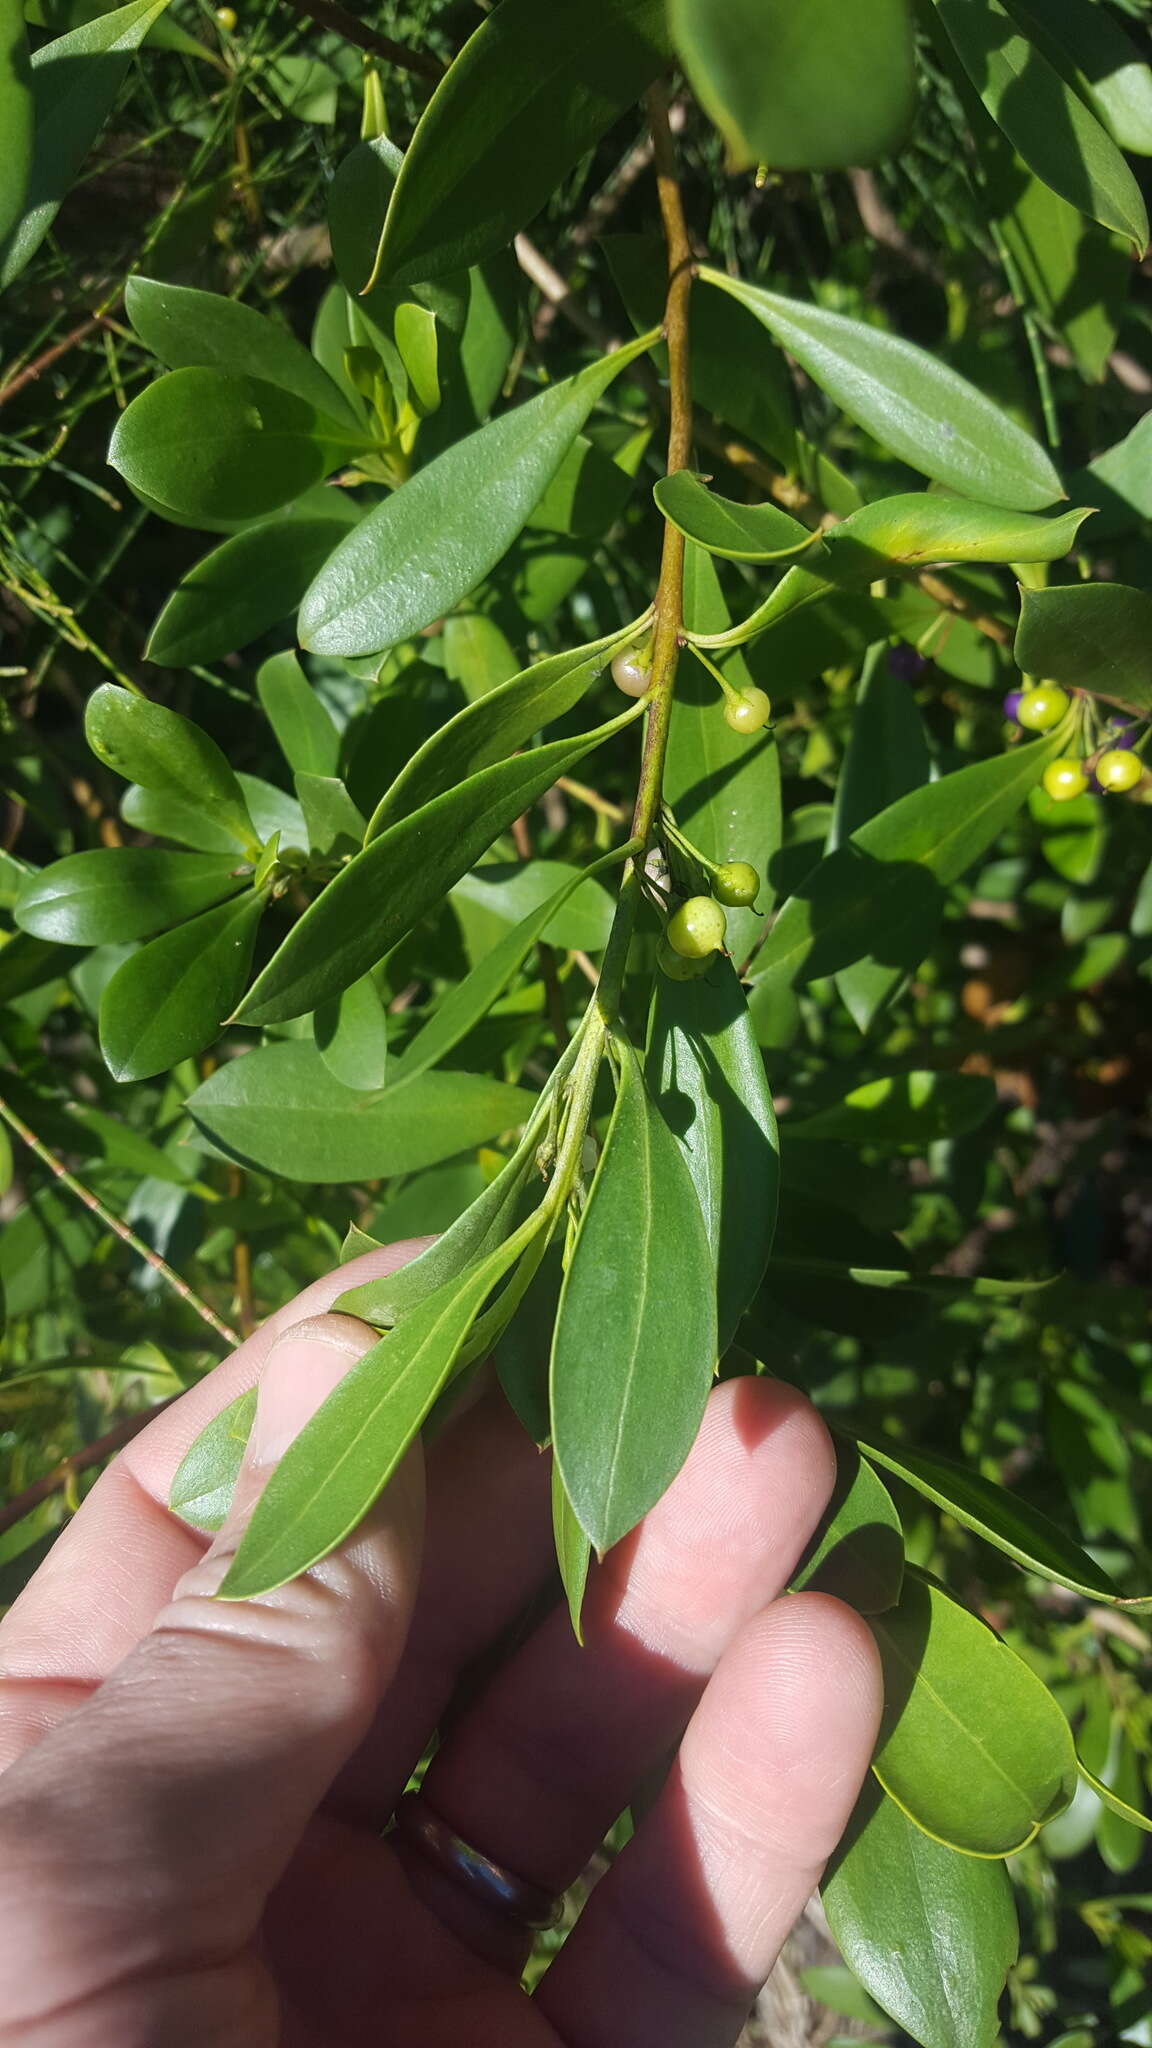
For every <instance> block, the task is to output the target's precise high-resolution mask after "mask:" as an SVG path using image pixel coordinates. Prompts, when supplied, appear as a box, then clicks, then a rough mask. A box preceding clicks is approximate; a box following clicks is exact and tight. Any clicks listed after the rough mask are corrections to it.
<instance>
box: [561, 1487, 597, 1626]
mask: <svg viewBox="0 0 1152 2048" xmlns="http://www.w3.org/2000/svg"><path fill="white" fill-rule="evenodd" d="M552 1540H553V1543H554V1544H555V1546H556V1563H557V1565H558V1567H559V1570H560V1583H561V1585H562V1586H563V1588H564V1595H565V1598H566V1599H567V1602H568V1613H569V1615H570V1616H571V1620H572V1631H573V1634H574V1635H575V1637H576V1641H577V1642H578V1643H581V1644H582V1643H583V1641H584V1634H583V1630H582V1627H581V1622H580V1610H581V1608H582V1607H583V1605H584V1593H585V1589H586V1587H587V1585H588V1567H589V1565H590V1564H591V1562H592V1545H591V1544H590V1542H589V1541H588V1538H587V1536H586V1535H585V1534H584V1531H583V1529H582V1528H581V1527H580V1524H579V1522H578V1521H577V1519H576V1510H575V1508H574V1507H573V1506H572V1503H571V1501H570V1500H569V1498H568V1495H567V1493H566V1492H565V1489H564V1481H563V1479H562V1478H561V1477H560V1467H559V1465H558V1464H557V1462H556V1460H555V1458H553V1460H552Z"/></svg>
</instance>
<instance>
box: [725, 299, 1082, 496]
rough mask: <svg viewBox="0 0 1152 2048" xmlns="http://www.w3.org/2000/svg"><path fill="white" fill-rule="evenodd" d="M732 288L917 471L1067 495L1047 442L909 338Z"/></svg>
mask: <svg viewBox="0 0 1152 2048" xmlns="http://www.w3.org/2000/svg"><path fill="white" fill-rule="evenodd" d="M700 277H701V280H702V282H705V283H707V284H712V285H715V286H717V288H718V289H719V290H721V291H726V292H730V293H731V295H732V297H733V298H735V299H739V301H740V303H741V305H744V306H747V307H748V310H749V312H751V313H755V315H756V318H757V319H758V320H759V321H760V322H761V324H762V325H763V326H765V327H766V328H767V329H768V332H769V334H771V335H772V337H773V338H774V340H776V341H778V342H779V343H780V345H781V347H782V348H786V349H787V350H788V353H789V355H792V356H795V358H796V361H797V362H798V363H799V364H801V366H802V367H803V368H804V369H805V370H807V372H808V375H809V376H810V377H811V378H812V380H813V382H814V383H816V384H818V385H819V386H820V388H821V390H822V391H826V392H827V393H828V396H829V398H831V399H833V400H834V401H835V403H836V404H837V405H838V406H839V407H840V409H841V411H842V412H846V413H847V415H848V417H849V419H853V420H855V421H856V423H857V425H858V426H861V427H866V428H867V430H868V432H869V433H871V434H875V436H876V439H877V440H878V441H880V442H882V443H883V445H884V446H885V447H886V448H890V449H891V451H892V453H893V455H899V456H900V457H901V458H902V459H903V460H904V461H905V462H908V463H910V464H911V465H912V468H913V469H918V470H920V471H921V472H922V473H923V475H925V476H931V477H935V478H936V480H937V481H938V482H939V483H943V484H951V485H952V486H953V488H954V489H955V490H958V491H962V492H964V493H965V494H968V495H970V496H972V497H974V498H982V499H983V500H984V502H985V503H986V504H990V505H1005V506H1008V507H1009V508H1010V509H1012V510H1015V511H1021V512H1039V511H1041V510H1042V509H1043V508H1044V506H1045V505H1051V504H1052V503H1053V501H1054V500H1055V499H1056V498H1060V497H1063V495H1064V493H1063V490H1062V488H1061V484H1060V479H1059V477H1058V476H1057V474H1056V471H1055V470H1054V469H1053V467H1052V463H1051V461H1050V460H1049V458H1048V456H1047V455H1046V454H1045V452H1044V450H1043V448H1041V446H1040V444H1039V442H1038V441H1034V440H1033V438H1032V436H1031V435H1030V434H1026V433H1025V432H1024V429H1023V428H1022V427H1018V426H1017V425H1016V422H1015V421H1014V420H1011V419H1009V417H1008V415H1007V413H1005V412H1002V411H1001V410H1000V407H999V406H998V405H994V404H993V402H992V400H991V399H990V398H985V396H984V394H983V392H981V391H978V390H977V389H976V387H975V385H973V384H969V383H968V382H967V381H966V380H965V379H964V378H963V377H960V376H957V374H956V371H955V370H950V369H949V368H948V366H947V364H945V363H942V362H940V361H939V360H938V359H937V358H936V357H935V356H931V355H929V354H928V353H927V352H926V351H925V350H924V349H922V348H916V347H915V346H914V344H913V343H912V342H910V341H902V340H901V339H899V337H898V336H896V335H893V334H885V333H883V332H882V330H881V329H879V328H877V327H869V326H866V325H865V323H864V322H863V321H860V320H848V319H846V318H845V316H844V315H843V314H842V313H830V312H828V311H827V310H826V308H824V307H823V306H811V305H806V304H805V303H804V301H803V300H800V299H785V298H781V296H780V294H779V293H778V292H766V291H764V290H762V288H761V287H760V286H759V285H751V284H745V283H744V282H743V281H742V280H741V279H739V278H734V277H728V276H726V275H725V273H724V272H723V271H719V270H702V271H701V272H700Z"/></svg>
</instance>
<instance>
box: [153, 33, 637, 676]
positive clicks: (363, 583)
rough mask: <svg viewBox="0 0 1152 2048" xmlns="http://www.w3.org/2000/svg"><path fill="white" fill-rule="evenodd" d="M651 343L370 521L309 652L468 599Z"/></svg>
mask: <svg viewBox="0 0 1152 2048" xmlns="http://www.w3.org/2000/svg"><path fill="white" fill-rule="evenodd" d="M494 19H495V17H494ZM397 190H399V187H397ZM650 339H651V337H643V336H642V337H641V339H640V340H639V341H636V342H632V343H630V344H629V346H628V347H627V348H622V349H617V350H616V352H615V354H613V355H610V356H605V357H603V358H601V359H600V360H599V361H597V362H594V363H591V364H589V366H588V368H587V369H585V370H581V371H580V372H579V373H578V374H577V375H576V376H575V377H569V378H568V379H567V380H566V381H565V382H563V383H561V384H554V385H552V386H551V387H550V388H549V389H548V390H546V391H541V392H539V393H538V394H537V396H536V397H535V398H530V399H528V400H527V401H526V402H525V404H523V405H518V406H515V407H513V408H512V410H511V411H509V412H505V413H501V414H500V416H499V418H498V419H495V420H493V421H492V422H491V423H490V424H489V425H488V426H486V427H479V428H478V429H477V431H476V432H475V433H474V434H469V435H467V436H466V438H465V439H464V440H463V441H458V442H456V443H455V445H454V446H453V447H451V448H447V449H445V451H444V453H443V454H442V455H438V456H437V457H436V460H435V461H434V462H430V463H429V464H428V467H427V468H426V469H421V470H418V471H417V473H416V475H415V476H414V477H411V478H409V480H408V482H407V483H406V484H403V485H401V487H400V489H399V490H398V491H394V492H393V493H392V496H391V497H390V498H386V499H385V500H384V502H383V503H382V504H380V505H377V506H376V507H375V508H374V509H373V510H372V511H371V512H369V513H368V514H367V515H366V517H365V518H364V519H362V520H361V522H360V524H359V526H358V527H356V529H355V530H354V532H352V533H350V534H349V535H348V537H347V539H346V540H344V541H342V542H341V544H340V546H339V547H338V548H337V550H336V552H335V554H334V555H333V556H332V558H331V560H330V561H329V562H328V564H327V566H326V567H325V568H324V569H322V570H321V572H320V574H319V576H318V577H317V578H316V581H315V582H314V583H313V585H312V587H311V589H310V590H309V592H308V594H307V596H306V597H305V599H304V603H303V605H302V606H301V610H300V638H301V640H302V641H303V643H304V645H305V646H306V647H311V648H313V649H314V650H315V651H316V653H318V654H371V653H374V652H375V651H377V650H378V649H380V648H383V647H391V646H394V645H395V643H396V642H397V641H398V640H407V639H409V638H410V637H411V636H412V634H414V633H419V632H421V631H422V630H423V628H424V627H425V626H429V625H431V624H432V622H433V620H434V619H438V618H440V617H441V615H442V614H443V613H444V612H447V611H451V610H452V608H453V607H454V606H455V605H457V604H459V602H460V599H461V598H462V597H467V596H468V594H469V592H470V591H472V590H474V589H475V587H476V585H477V584H478V583H480V582H481V581H482V580H483V578H484V577H485V576H487V574H488V572H489V570H490V569H492V568H494V567H495V564H496V563H497V562H498V561H499V560H500V558H501V556H502V555H503V554H505V553H506V552H507V550H508V548H509V547H510V546H511V544H512V542H513V541H514V540H515V538H516V535H517V534H518V533H519V531H520V529H521V527H522V526H523V524H524V521H525V520H526V519H527V517H528V514H529V513H530V512H531V510H532V507H533V506H534V505H535V503H536V501H537V499H538V498H539V497H540V494H541V492H542V491H543V489H544V486H545V484H546V483H547V482H548V479H549V477H550V476H551V475H552V473H553V471H554V470H555V469H556V468H557V466H558V464H559V462H560V461H561V459H562V457H563V455H564V453H565V451H566V450H567V449H568V448H569V447H570V446H571V444H572V442H573V441H574V440H575V438H576V435H577V434H578V433H579V431H580V429H581V427H582V426H583V425H584V422H585V420H586V419H587V418H588V415H589V413H590V412H591V411H592V408H593V406H594V405H595V404H596V402H597V400H598V399H600V398H601V397H603V395H604V392H605V391H606V390H607V389H608V386H609V385H610V384H611V382H612V380H613V378H614V377H616V376H618V375H619V373H620V371H621V370H623V369H624V368H625V367H626V365H627V364H628V363H630V362H632V361H634V360H635V358H636V357H637V356H640V355H643V353H644V351H645V349H646V348H647V347H648V346H649V345H650ZM185 374H189V373H185ZM145 396H147V394H145ZM139 402H140V401H139V400H137V401H136V403H137V404H139ZM125 418H127V414H126V415H125Z"/></svg>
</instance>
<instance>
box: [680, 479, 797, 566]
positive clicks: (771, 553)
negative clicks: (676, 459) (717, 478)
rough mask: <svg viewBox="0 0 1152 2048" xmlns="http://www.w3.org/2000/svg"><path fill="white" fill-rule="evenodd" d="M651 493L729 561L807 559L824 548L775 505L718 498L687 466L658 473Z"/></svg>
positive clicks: (690, 534)
mask: <svg viewBox="0 0 1152 2048" xmlns="http://www.w3.org/2000/svg"><path fill="white" fill-rule="evenodd" d="M652 495H653V497H654V498H655V500H656V503H657V505H658V506H659V508H660V510H661V512H662V513H663V514H664V517H665V519H667V520H669V521H670V522H671V524H672V525H673V526H675V527H677V528H678V529H679V531H680V532H681V533H682V534H683V535H684V536H685V538H686V539H687V540H694V541H696V542H697V543H698V544H699V546H700V547H702V548H707V550H708V552H709V554H710V555H723V556H724V557H725V559H726V560H728V561H732V562H778V561H781V560H782V559H783V558H784V557H786V556H788V555H798V554H803V553H805V551H808V559H809V561H811V558H812V555H813V554H815V555H820V554H821V553H822V552H823V549H822V546H821V537H820V535H819V533H813V532H811V531H810V529H809V528H808V527H806V526H801V524H800V521H799V520H798V519H793V518H792V516H791V514H790V513H788V512H782V511H781V510H780V507H779V506H778V505H741V504H738V503H737V502H736V501H735V500H734V499H732V498H722V497H720V496H719V494H718V493H717V492H716V491H710V490H709V489H708V486H707V484H706V483H705V482H704V480H703V478H702V477H699V476H696V475H695V474H694V472H693V471H692V470H690V469H677V470H673V472H672V474H671V475H670V476H665V477H661V478H660V481H659V483H657V484H655V485H654V486H653V489H652Z"/></svg>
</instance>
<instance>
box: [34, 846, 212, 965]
mask: <svg viewBox="0 0 1152 2048" xmlns="http://www.w3.org/2000/svg"><path fill="white" fill-rule="evenodd" d="M250 880H251V875H250V874H249V873H248V872H247V871H246V870H245V869H243V868H238V867H237V864H236V861H235V859H234V858H229V857H228V856H226V855H220V854H207V853H206V854H199V853H166V852H163V851H162V850H161V849H160V848H158V847H150V846H149V847H144V846H108V847H100V848H98V849H96V850H94V851H93V852H91V853H70V854H68V855H67V856H66V858H65V859H64V860H58V861H54V862H53V864H52V866H51V867H48V868H41V870H40V872H39V873H38V874H35V875H30V876H29V877H28V879H27V881H26V882H25V883H24V885H23V887H22V889H21V891H20V895H19V897H18V898H17V902H16V911H15V916H16V922H17V924H18V925H19V926H20V928H21V930H22V931H26V932H32V933H34V934H35V936H36V937H37V938H38V939H55V940H56V941H57V942H58V943H59V944H61V945H68V946H108V945H118V944H120V943H121V942H122V941H123V940H125V939H147V938H150V937H151V936H152V933H153V932H160V931H163V930H164V927H165V926H166V925H170V924H178V923H180V921H181V920H182V919H183V918H186V917H195V916H196V915H197V913H198V912H199V911H201V910H207V909H209V908H210V906H211V905H212V904H213V903H219V902H221V901H222V899H223V898H224V897H225V896H235V895H236V894H237V892H238V891H239V890H241V889H243V888H245V887H246V886H247V884H248V882H249V881H250Z"/></svg>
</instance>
